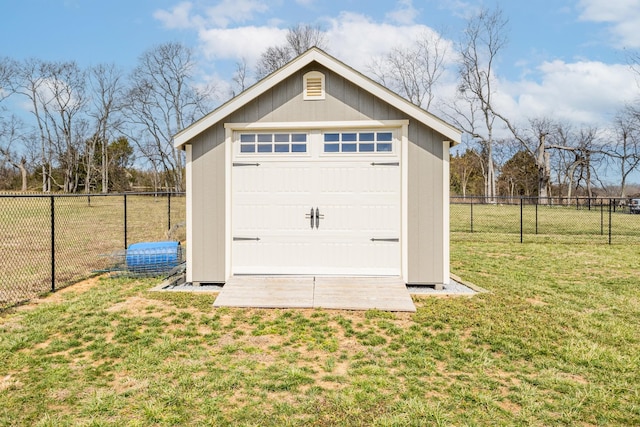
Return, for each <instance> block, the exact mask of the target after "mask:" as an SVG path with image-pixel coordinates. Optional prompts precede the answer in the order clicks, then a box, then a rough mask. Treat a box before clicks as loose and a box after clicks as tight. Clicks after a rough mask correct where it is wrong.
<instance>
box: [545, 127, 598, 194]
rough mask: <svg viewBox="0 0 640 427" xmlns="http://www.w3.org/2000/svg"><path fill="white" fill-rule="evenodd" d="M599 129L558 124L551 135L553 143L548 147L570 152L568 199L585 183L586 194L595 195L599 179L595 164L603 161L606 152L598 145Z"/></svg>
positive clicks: (567, 170) (567, 165)
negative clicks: (594, 184)
mask: <svg viewBox="0 0 640 427" xmlns="http://www.w3.org/2000/svg"><path fill="white" fill-rule="evenodd" d="M598 133H599V132H598V129H597V128H595V127H583V128H580V129H579V130H577V131H575V130H574V129H573V128H572V127H571V126H569V125H566V124H561V123H560V124H556V125H555V127H554V129H553V132H552V133H551V134H550V135H549V138H550V139H551V141H550V142H551V143H550V144H549V146H548V149H553V150H560V151H564V152H566V153H570V155H569V156H570V157H569V158H568V159H567V160H566V162H565V167H566V169H565V171H564V174H565V175H566V182H567V194H566V197H567V199H570V198H571V197H572V195H573V191H574V190H575V191H576V192H577V190H578V189H579V188H580V187H581V184H584V187H585V191H586V194H587V196H588V197H589V198H591V197H593V182H594V180H595V179H597V174H596V172H595V168H594V165H595V164H598V163H599V161H601V160H602V159H601V157H602V155H603V154H604V151H603V150H602V148H601V147H600V146H599V145H598Z"/></svg>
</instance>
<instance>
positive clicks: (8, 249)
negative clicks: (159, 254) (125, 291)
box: [0, 193, 186, 310]
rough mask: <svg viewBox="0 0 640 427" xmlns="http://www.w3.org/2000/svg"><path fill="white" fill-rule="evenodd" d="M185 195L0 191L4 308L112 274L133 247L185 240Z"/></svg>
mask: <svg viewBox="0 0 640 427" xmlns="http://www.w3.org/2000/svg"><path fill="white" fill-rule="evenodd" d="M185 212H186V206H185V198H184V194H182V193H127V194H116V195H112V194H108V195H102V194H100V195H93V194H92V195H7V194H0V247H2V250H1V251H0V254H1V256H0V310H1V309H5V308H7V307H10V306H12V305H15V304H17V303H19V302H22V301H26V300H29V299H31V298H33V297H35V296H38V295H41V294H44V293H46V292H49V291H55V290H57V289H61V288H63V287H65V286H68V285H70V284H73V283H75V282H77V281H79V280H82V279H84V278H87V277H89V276H91V275H93V274H96V272H100V271H108V270H109V269H110V268H111V267H112V266H113V263H114V260H115V259H116V258H118V257H122V254H123V253H124V251H125V250H126V248H127V247H128V246H129V245H131V244H132V243H136V242H142V241H160V240H174V241H184V239H185V234H186V233H185V228H184V224H185V215H186V214H185Z"/></svg>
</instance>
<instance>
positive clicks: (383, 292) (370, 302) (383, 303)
mask: <svg viewBox="0 0 640 427" xmlns="http://www.w3.org/2000/svg"><path fill="white" fill-rule="evenodd" d="M313 303H314V306H315V307H321V308H333V309H346V310H370V309H378V310H383V311H409V312H415V311H416V306H415V305H414V304H413V300H412V299H411V295H409V292H408V291H407V287H406V286H405V284H404V283H403V282H402V281H401V280H400V279H399V278H393V277H316V287H315V294H314V301H313Z"/></svg>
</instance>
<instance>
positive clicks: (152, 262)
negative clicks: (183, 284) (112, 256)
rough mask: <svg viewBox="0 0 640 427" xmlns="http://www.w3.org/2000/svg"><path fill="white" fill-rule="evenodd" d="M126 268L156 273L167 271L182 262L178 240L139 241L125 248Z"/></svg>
mask: <svg viewBox="0 0 640 427" xmlns="http://www.w3.org/2000/svg"><path fill="white" fill-rule="evenodd" d="M126 258H127V270H128V271H130V272H133V273H142V274H149V275H157V274H162V273H167V272H169V271H171V269H173V268H175V267H177V266H178V265H179V264H180V263H181V262H182V249H181V247H180V242H171V241H166V242H140V243H134V244H132V245H129V248H128V249H127V256H126Z"/></svg>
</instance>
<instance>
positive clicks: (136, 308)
mask: <svg viewBox="0 0 640 427" xmlns="http://www.w3.org/2000/svg"><path fill="white" fill-rule="evenodd" d="M173 310H175V306H173V305H171V304H169V303H166V302H164V301H161V300H156V299H148V298H143V297H139V296H133V297H130V298H127V299H126V300H124V301H122V302H119V303H117V304H114V305H112V306H111V307H109V308H108V309H107V310H106V311H107V312H108V313H122V312H126V313H128V314H129V315H131V316H142V315H145V316H153V317H163V316H164V315H166V313H167V312H170V311H173Z"/></svg>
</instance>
